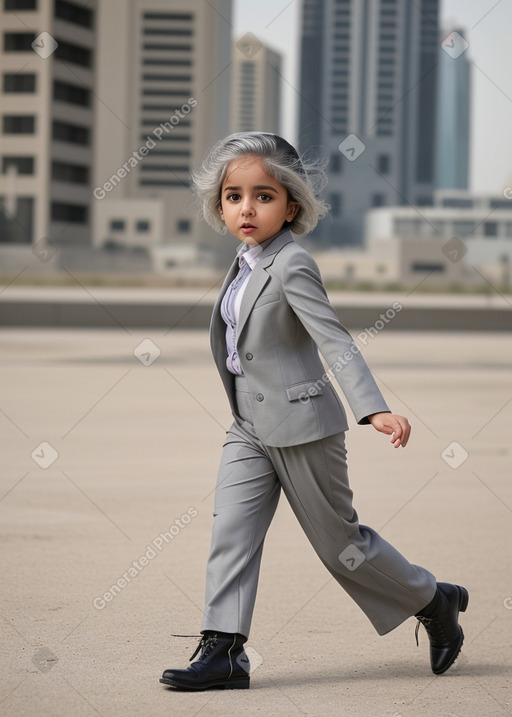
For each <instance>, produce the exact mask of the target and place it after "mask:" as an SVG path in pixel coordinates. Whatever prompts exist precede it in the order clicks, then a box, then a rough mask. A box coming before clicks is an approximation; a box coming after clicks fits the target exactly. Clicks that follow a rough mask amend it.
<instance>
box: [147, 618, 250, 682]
mask: <svg viewBox="0 0 512 717" xmlns="http://www.w3.org/2000/svg"><path fill="white" fill-rule="evenodd" d="M246 641H247V638H246V637H244V635H239V634H238V633H237V634H231V633H227V632H213V631H210V630H205V632H204V633H203V637H202V638H201V641H200V642H199V645H198V646H197V649H196V651H195V652H194V654H193V655H192V657H191V658H190V660H191V661H192V660H193V659H194V657H195V656H196V655H197V654H198V653H199V652H200V655H199V657H198V658H197V660H196V661H195V662H192V664H191V665H190V667H187V669H186V670H165V672H164V674H163V675H162V677H161V678H160V682H162V683H163V684H164V685H169V686H170V687H175V688H177V689H179V690H208V689H210V688H211V687H216V688H220V689H239V690H247V689H249V680H250V678H249V671H250V664H249V658H248V657H247V654H246V652H245V650H244V648H243V644H244V642H246Z"/></svg>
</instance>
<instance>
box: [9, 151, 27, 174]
mask: <svg viewBox="0 0 512 717" xmlns="http://www.w3.org/2000/svg"><path fill="white" fill-rule="evenodd" d="M9 167H15V168H16V172H17V173H18V174H34V157H15V156H14V155H13V156H10V157H9V156H5V157H2V174H7V170H8V168H9Z"/></svg>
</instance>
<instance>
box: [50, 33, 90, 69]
mask: <svg viewBox="0 0 512 717" xmlns="http://www.w3.org/2000/svg"><path fill="white" fill-rule="evenodd" d="M55 41H56V42H58V43H59V46H58V47H57V49H56V50H55V56H56V57H58V58H59V60H66V61H67V62H72V63H73V64H74V65H80V66H81V67H92V52H91V50H89V48H88V47H83V46H82V45H75V44H73V43H71V42H65V40H60V39H59V38H57V37H56V38H55Z"/></svg>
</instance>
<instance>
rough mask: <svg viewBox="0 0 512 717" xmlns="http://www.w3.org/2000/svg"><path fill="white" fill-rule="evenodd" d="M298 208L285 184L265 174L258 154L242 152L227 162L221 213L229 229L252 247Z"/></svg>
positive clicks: (272, 231) (268, 237)
mask: <svg viewBox="0 0 512 717" xmlns="http://www.w3.org/2000/svg"><path fill="white" fill-rule="evenodd" d="M298 209H299V205H298V203H297V202H292V201H290V200H289V199H288V192H287V190H286V187H283V185H282V184H280V183H279V182H278V181H277V180H276V179H274V178H273V177H271V176H270V175H268V174H267V173H266V172H265V170H264V169H263V163H262V160H261V158H260V157H256V156H254V155H245V156H243V157H240V158H239V159H234V160H233V161H232V162H230V163H229V165H228V168H227V171H226V177H225V179H224V182H223V183H222V192H221V207H220V215H221V217H222V219H223V220H224V222H225V224H226V227H227V228H228V231H229V232H230V233H231V234H233V236H235V237H237V239H240V241H244V242H246V243H247V244H250V245H252V246H255V245H256V244H261V242H264V241H265V240H266V239H270V237H272V236H274V234H277V232H278V231H280V230H281V229H282V227H283V224H284V222H285V221H289V222H290V221H292V219H293V218H294V216H295V214H296V213H297V211H298Z"/></svg>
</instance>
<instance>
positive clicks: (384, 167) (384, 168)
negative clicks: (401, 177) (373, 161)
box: [377, 154, 391, 174]
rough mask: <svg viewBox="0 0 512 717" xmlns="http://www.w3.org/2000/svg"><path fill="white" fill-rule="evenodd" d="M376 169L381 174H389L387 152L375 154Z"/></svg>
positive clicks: (389, 165) (389, 161) (389, 167)
mask: <svg viewBox="0 0 512 717" xmlns="http://www.w3.org/2000/svg"><path fill="white" fill-rule="evenodd" d="M377 170H378V171H379V172H380V173H381V174H389V173H390V171H391V157H390V156H389V154H378V155H377Z"/></svg>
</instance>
